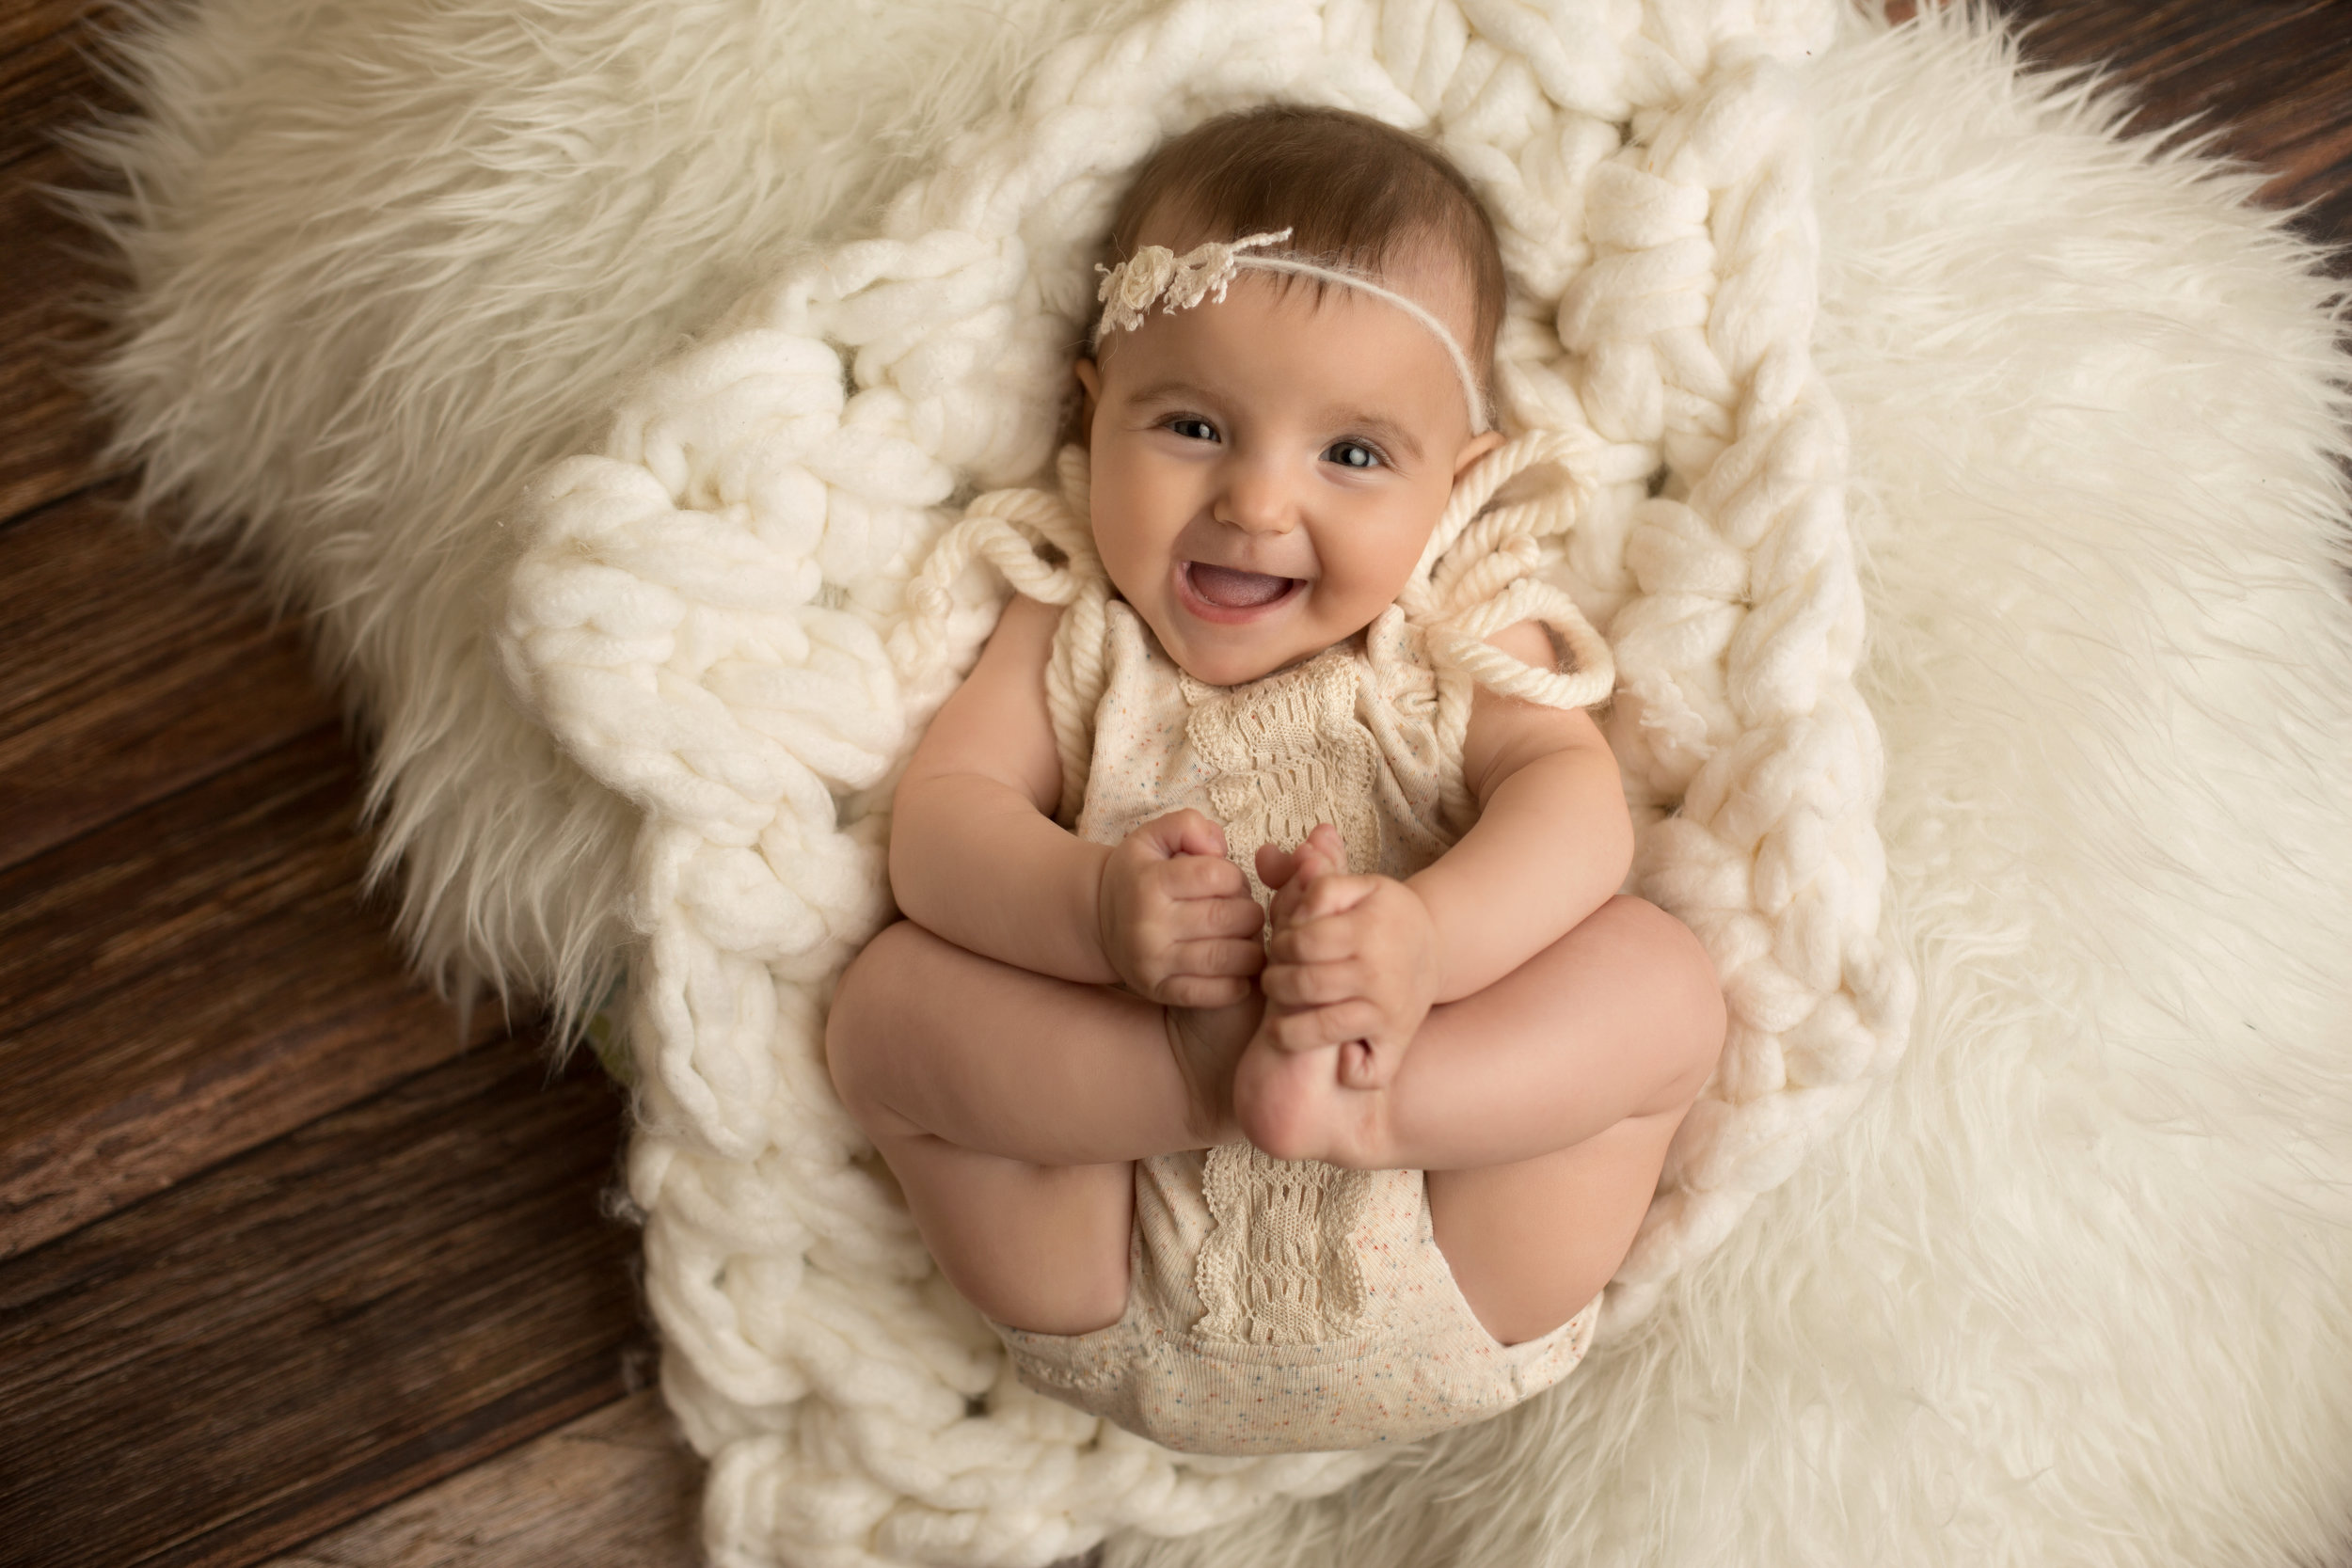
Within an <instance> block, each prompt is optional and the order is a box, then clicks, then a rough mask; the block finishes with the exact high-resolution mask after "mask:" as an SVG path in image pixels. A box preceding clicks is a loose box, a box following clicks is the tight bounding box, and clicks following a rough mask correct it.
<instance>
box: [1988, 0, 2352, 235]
mask: <svg viewBox="0 0 2352 1568" xmlns="http://www.w3.org/2000/svg"><path fill="white" fill-rule="evenodd" d="M1998 4H1999V5H2000V8H2001V9H2002V10H2003V11H2005V12H2007V13H2008V14H2010V16H2012V17H2013V18H2015V19H2016V20H2017V21H2019V22H2021V23H2024V24H2027V25H2028V26H2029V28H2030V31H2029V32H2028V33H2027V35H2026V55H2027V57H2028V58H2030V59H2033V60H2036V61H2040V62H2042V63H2045V64H2052V65H2070V66H2071V65H2085V66H2099V67H2102V68H2104V69H2106V71H2107V72H2108V73H2109V74H2110V75H2111V76H2112V77H2113V78H2114V79H2116V80H2118V81H2120V82H2122V83H2125V84H2127V85H2128V86H2129V87H2131V88H2132V90H2133V92H2134V93H2135V94H2136V95H2137V99H2138V101H2139V108H2138V111H2137V115H2136V117H2135V119H2134V122H2133V123H2134V125H2135V127H2136V128H2137V129H2139V130H2143V131H2145V130H2155V129H2158V128H2160V127H2164V126H2169V125H2176V124H2179V123H2181V122H2182V121H2184V120H2187V119H2191V118H2192V117H2201V118H2199V119H2198V126H2197V129H2200V130H2202V129H2211V130H2214V131H2216V132H2217V133H2218V135H2217V138H2216V141H2215V143H2214V150H2216V151H2217V152H2221V153H2224V154H2227V155H2228V156H2231V157H2234V158H2239V159H2242V160H2244V161H2246V162H2247V163H2249V164H2254V165H2258V166H2261V167H2262V168H2264V169H2265V170H2268V171H2269V173H2270V178H2269V180H2268V182H2266V183H2265V187H2264V195H2265V198H2266V199H2268V200H2271V201H2274V202H2276V203H2278V204H2279V205H2280V206H2299V207H2304V208H2305V209H2306V211H2305V212H2304V213H2303V214H2302V215H2301V217H2300V219H2299V224H2300V227H2301V228H2302V229H2303V230H2304V231H2305V232H2307V233H2309V234H2311V235H2312V237H2314V238H2316V239H2319V240H2321V241H2323V242H2325V243H2327V244H2329V245H2352V6H2347V5H2346V4H2345V3H2344V0H2233V3H2230V4H2226V5H2225V4H2217V3H2216V0H1998Z"/></svg>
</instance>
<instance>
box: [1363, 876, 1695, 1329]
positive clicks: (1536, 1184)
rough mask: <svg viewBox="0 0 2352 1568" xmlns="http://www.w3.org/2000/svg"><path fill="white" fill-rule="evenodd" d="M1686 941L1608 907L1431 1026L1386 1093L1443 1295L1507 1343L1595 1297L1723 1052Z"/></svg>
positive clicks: (1678, 928)
mask: <svg viewBox="0 0 2352 1568" xmlns="http://www.w3.org/2000/svg"><path fill="white" fill-rule="evenodd" d="M1723 1040H1724V1003H1723V993H1722V990H1720V988H1719V987H1718V986H1717V984H1716V980H1715V970H1714V964H1713V962H1712V960H1711V959H1709V958H1708V955H1707V952H1706V950H1705V948H1703V947H1702V946H1701V945H1700V944H1699V942H1698V939H1697V938H1696V937H1694V936H1693V935H1692V933H1691V931H1690V928H1689V927H1686V926H1684V925H1683V924H1682V923H1681V922H1680V921H1678V920H1676V919H1675V918H1674V917H1673V916H1672V915H1669V914H1667V913H1666V912H1665V911H1662V910H1660V909H1659V908H1657V907H1656V906H1655V905H1652V904H1649V903H1646V902H1645V901H1643V900H1641V899H1638V898H1629V897H1617V898H1613V899H1612V900H1610V901H1609V902H1608V903H1607V904H1604V905H1602V906H1601V907H1600V909H1598V910H1597V911H1594V912H1593V914H1592V915H1590V916H1589V917H1587V918H1586V919H1585V921H1584V922H1583V923H1582V924H1581V925H1580V926H1578V927H1575V928H1574V929H1573V930H1571V931H1570V932H1568V934H1567V935H1566V936H1565V937H1562V938H1561V939H1560V940H1559V941H1558V942H1554V943H1552V945H1551V946H1550V947H1549V948H1547V949H1545V950H1544V951H1543V952H1540V953H1538V954H1537V955H1535V957H1534V958H1531V959H1529V960H1528V961H1527V962H1526V963H1524V964H1522V965H1521V966H1520V967H1519V968H1518V969H1517V970H1515V971H1513V972H1512V973H1511V974H1508V975H1505V976H1504V977H1503V978H1502V980H1500V981H1498V982H1497V983H1496V984H1494V985H1493V986H1491V987H1489V988H1487V989H1486V990H1484V991H1480V992H1478V993H1476V994H1474V995H1471V996H1467V997H1464V998H1462V999H1461V1000H1460V1001H1458V1002H1454V1003H1449V1004H1446V1005H1444V1006H1439V1007H1438V1008H1435V1009H1433V1010H1432V1011H1431V1013H1430V1015H1429V1017H1428V1019H1427V1020H1426V1021H1424V1022H1423V1024H1422V1029H1421V1032H1420V1034H1419V1035H1417V1036H1416V1037H1415V1038H1414V1041H1413V1046H1412V1050H1411V1051H1410V1052H1409V1053H1407V1054H1406V1058H1405V1061H1404V1063H1403V1065H1402V1067H1401V1068H1400V1069H1399V1072H1398V1076H1397V1080H1396V1082H1395V1084H1394V1085H1393V1086H1392V1088H1391V1091H1390V1092H1391V1095H1392V1096H1393V1099H1394V1102H1393V1104H1392V1106H1391V1107H1390V1109H1389V1117H1390V1119H1391V1127H1392V1128H1393V1130H1394V1132H1396V1133H1397V1135H1398V1143H1399V1145H1400V1147H1399V1148H1398V1149H1397V1152H1398V1153H1399V1154H1401V1155H1404V1156H1406V1160H1405V1162H1404V1163H1409V1164H1415V1165H1418V1166H1420V1167H1422V1169H1424V1170H1426V1171H1427V1172H1428V1176H1427V1181H1428V1192H1429V1211H1430V1219H1431V1223H1432V1226H1433V1227H1434V1229H1435V1232H1436V1237H1437V1243H1438V1249H1439V1250H1440V1251H1442V1252H1443V1253H1444V1254H1445V1258H1446V1262H1447V1265H1448V1267H1449V1268H1451V1270H1452V1271H1453V1274H1454V1283H1455V1284H1456V1285H1457V1286H1459V1287H1460V1289H1461V1291H1462V1295H1463V1297H1464V1299H1465V1300H1466V1301H1468V1302H1469V1304H1470V1309H1471V1311H1472V1312H1474V1313H1475V1314H1476V1315H1477V1317H1478V1320H1479V1322H1480V1323H1482V1324H1484V1325H1485V1326H1486V1330H1487V1332H1488V1333H1490V1334H1492V1335H1493V1336H1494V1337H1495V1338H1497V1339H1499V1340H1501V1341H1502V1343H1504V1344H1516V1343H1518V1342H1519V1341H1521V1340H1525V1339H1531V1338H1535V1337H1536V1336H1537V1335H1540V1334H1544V1333H1547V1332H1549V1330H1550V1329H1552V1328H1553V1327H1555V1326H1556V1325H1558V1324H1560V1323H1565V1321H1567V1319H1568V1318H1569V1317H1570V1316H1571V1315H1573V1314H1574V1313H1575V1312H1576V1311H1578V1310H1579V1309H1580V1308H1581V1307H1583V1305H1584V1304H1585V1303H1586V1302H1588V1301H1590V1300H1592V1298H1593V1297H1594V1296H1595V1295H1597V1294H1598V1293H1599V1291H1600V1289H1601V1287H1602V1286H1604V1285H1606V1284H1607V1283H1608V1282H1609V1280H1610V1278H1611V1276H1612V1275H1614V1274H1615V1273H1616V1270H1617V1265H1618V1264H1619V1263H1621V1262H1623V1261H1624V1259H1625V1255H1626V1252H1627V1251H1628V1249H1629V1248H1630V1247H1631V1246H1632V1244H1633V1238H1634V1234H1635V1232H1636V1231H1637V1230H1638V1229H1639V1228H1640V1227H1641V1223H1642V1217H1643V1215H1644V1214H1645V1213H1646V1212H1648V1209H1649V1205H1650V1199H1651V1198H1652V1196H1655V1194H1656V1192H1657V1188H1658V1178H1659V1173H1660V1171H1661V1169H1662V1168H1663V1166H1664V1164H1665V1160H1666V1149H1667V1146H1668V1145H1669V1144H1670V1143H1671V1142H1672V1141H1673V1139H1674V1134H1675V1130H1676V1129H1677V1127H1679V1126H1680V1125H1681V1122H1682V1118H1683V1117H1684V1116H1685V1114H1687V1113H1688V1111H1689V1110H1690V1107H1691V1104H1692V1101H1694V1100H1695V1099H1696V1098H1697V1096H1698V1092H1699V1090H1700V1088H1701V1087H1702V1086H1703V1085H1705V1083H1706V1081H1707V1078H1708V1074H1709V1072H1711V1071H1712V1069H1713V1068H1714V1065H1715V1060H1716V1057H1717V1055H1718V1054H1719V1053H1721V1051H1722V1047H1723Z"/></svg>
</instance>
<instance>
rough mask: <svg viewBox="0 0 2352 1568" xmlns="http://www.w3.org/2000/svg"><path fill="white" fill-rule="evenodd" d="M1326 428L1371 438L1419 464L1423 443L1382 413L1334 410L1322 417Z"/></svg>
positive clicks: (1355, 409)
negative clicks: (1352, 432) (1354, 432)
mask: <svg viewBox="0 0 2352 1568" xmlns="http://www.w3.org/2000/svg"><path fill="white" fill-rule="evenodd" d="M1323 422H1324V426H1325V428H1326V429H1329V430H1350V431H1356V432H1359V433H1360V434H1362V435H1364V436H1370V437H1371V438H1372V439H1373V440H1374V441H1375V443H1377V444H1378V445H1380V446H1383V447H1386V448H1388V449H1389V451H1392V452H1398V453H1401V454H1402V455H1404V456H1405V457H1406V458H1409V459H1411V460H1412V461H1413V462H1416V463H1418V462H1420V461H1421V456H1422V451H1421V441H1420V439H1419V438H1418V437H1417V436H1414V435H1413V433H1412V431H1411V430H1409V429H1407V428H1406V426H1404V425H1401V424H1399V423H1397V422H1396V421H1395V420H1391V419H1390V418H1388V417H1387V416H1386V415H1383V414H1375V413H1373V412H1372V411H1371V410H1370V409H1366V408H1333V409H1329V410H1327V412H1326V413H1325V414H1324V416H1323Z"/></svg>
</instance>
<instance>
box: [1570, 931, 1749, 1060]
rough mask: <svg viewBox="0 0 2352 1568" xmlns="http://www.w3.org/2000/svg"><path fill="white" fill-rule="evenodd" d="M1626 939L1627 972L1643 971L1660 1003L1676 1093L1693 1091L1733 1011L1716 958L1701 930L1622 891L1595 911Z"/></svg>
mask: <svg viewBox="0 0 2352 1568" xmlns="http://www.w3.org/2000/svg"><path fill="white" fill-rule="evenodd" d="M1594 918H1595V919H1597V920H1606V921H1607V922H1608V923H1609V927H1610V932H1611V937H1612V940H1613V943H1622V944H1623V949H1624V961H1625V963H1626V966H1627V969H1628V971H1629V972H1632V973H1639V974H1641V975H1642V976H1643V978H1644V982H1645V989H1646V990H1647V991H1648V993H1649V998H1650V1002H1651V1005H1652V1006H1653V1007H1655V1009H1656V1031H1657V1032H1656V1035H1655V1039H1656V1042H1657V1048H1658V1049H1659V1050H1661V1052H1664V1053H1668V1054H1670V1055H1671V1057H1672V1058H1673V1059H1674V1065H1675V1066H1676V1067H1677V1071H1676V1074H1675V1077H1676V1083H1677V1093H1678V1092H1679V1090H1680V1088H1682V1087H1687V1088H1688V1090H1689V1094H1690V1096H1691V1097H1695V1096H1696V1095H1697V1094H1698V1092H1699V1090H1700V1089H1701V1088H1703V1087H1704V1086H1705V1085H1706V1083H1707V1079H1708V1074H1709V1073H1711V1072H1713V1071H1714V1070H1715V1062H1716V1059H1717V1058H1718V1057H1719V1056H1721V1055H1722V1054H1723V1050H1724V1035H1725V1032H1726V1030H1727V1029H1728V1027H1729V1014H1728V1013H1727V1012H1726V1010H1725V1008H1724V988H1723V982H1722V981H1721V980H1720V979H1719V978H1718V977H1717V976H1716V974H1715V960H1714V958H1712V957H1710V956H1709V955H1708V951H1707V948H1706V946H1705V945H1704V944H1703V943H1702V942H1700V941H1699V939H1698V936H1697V933H1695V932H1693V931H1692V929H1691V927H1688V926H1685V925H1684V924H1683V923H1682V922H1681V921H1679V920H1677V919H1676V918H1675V917H1674V916H1673V915H1671V914H1668V913H1667V912H1666V911H1664V910H1661V909H1660V908H1659V907H1658V906H1657V905H1655V904H1653V903H1651V902H1650V901H1649V900H1647V899H1646V898H1636V897H1633V896H1631V895H1626V894H1620V895H1617V896H1616V897H1614V898H1613V899H1611V900H1610V901H1609V902H1608V903H1607V904H1604V905H1603V906H1601V908H1600V909H1599V910H1598V911H1596V913H1595V915H1594Z"/></svg>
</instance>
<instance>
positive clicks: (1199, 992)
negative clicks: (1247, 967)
mask: <svg viewBox="0 0 2352 1568" xmlns="http://www.w3.org/2000/svg"><path fill="white" fill-rule="evenodd" d="M1248 994H1249V982H1248V981H1247V980H1237V979H1234V978H1232V976H1230V975H1214V974H1171V975H1169V976H1168V978H1167V979H1165V980H1163V981H1161V982H1160V987H1159V995H1158V997H1157V998H1156V1000H1158V1001H1160V1002H1164V1003H1166V1004H1167V1005H1168V1006H1171V1007H1230V1006H1232V1005H1233V1004H1234V1003H1236V1002H1239V1001H1240V1000H1242V999H1243V998H1244V997H1246V996H1248Z"/></svg>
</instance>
